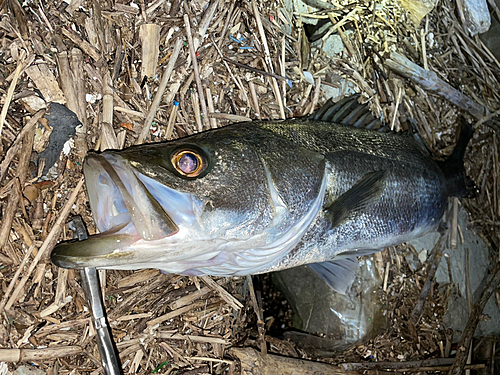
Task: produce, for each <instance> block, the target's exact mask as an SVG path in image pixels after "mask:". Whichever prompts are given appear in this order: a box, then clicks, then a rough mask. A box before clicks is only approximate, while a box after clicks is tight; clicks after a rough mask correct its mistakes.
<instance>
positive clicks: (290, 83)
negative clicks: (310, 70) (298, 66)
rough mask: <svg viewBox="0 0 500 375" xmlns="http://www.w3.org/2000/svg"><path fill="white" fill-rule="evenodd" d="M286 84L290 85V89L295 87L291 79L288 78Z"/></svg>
mask: <svg viewBox="0 0 500 375" xmlns="http://www.w3.org/2000/svg"><path fill="white" fill-rule="evenodd" d="M286 83H288V86H289V87H292V86H293V84H292V81H291V80H290V79H288V78H287V79H286Z"/></svg>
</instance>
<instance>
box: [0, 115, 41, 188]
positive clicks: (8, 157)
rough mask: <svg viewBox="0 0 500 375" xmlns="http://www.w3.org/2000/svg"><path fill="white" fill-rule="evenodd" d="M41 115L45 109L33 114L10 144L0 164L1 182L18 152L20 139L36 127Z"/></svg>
mask: <svg viewBox="0 0 500 375" xmlns="http://www.w3.org/2000/svg"><path fill="white" fill-rule="evenodd" d="M43 115H45V109H42V110H40V111H38V112H37V113H35V115H34V116H33V117H32V118H31V119H30V120H29V121H28V123H27V124H26V125H24V127H23V128H22V130H21V132H20V133H19V134H18V135H17V137H16V139H15V140H14V142H12V144H11V145H10V148H9V149H8V150H7V153H6V154H5V157H4V159H3V160H2V162H1V163H0V181H2V180H3V177H4V175H5V173H6V172H7V169H8V168H9V165H10V162H11V161H12V159H13V158H14V156H16V154H17V152H18V151H19V149H20V145H21V141H22V139H23V138H24V137H25V136H26V134H27V133H28V132H30V131H31V130H32V129H33V128H34V127H35V126H36V124H37V122H38V120H40V119H41V118H42V117H43ZM17 146H19V148H18V149H17V151H16V148H17ZM30 152H31V151H30Z"/></svg>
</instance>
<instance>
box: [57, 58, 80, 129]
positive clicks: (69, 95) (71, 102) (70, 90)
mask: <svg viewBox="0 0 500 375" xmlns="http://www.w3.org/2000/svg"><path fill="white" fill-rule="evenodd" d="M57 62H58V64H57V68H58V70H59V77H60V79H59V82H60V85H61V89H62V91H63V93H64V96H65V97H66V106H67V107H68V109H69V110H70V111H73V112H75V113H76V115H77V116H78V115H79V112H80V109H79V106H78V100H77V98H76V89H75V86H74V83H75V79H76V77H74V76H73V72H72V71H71V69H70V67H69V59H68V52H66V51H62V52H59V53H58V54H57ZM78 119H79V120H80V118H78ZM80 122H81V120H80Z"/></svg>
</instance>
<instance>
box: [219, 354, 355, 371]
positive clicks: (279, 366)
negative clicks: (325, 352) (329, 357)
mask: <svg viewBox="0 0 500 375" xmlns="http://www.w3.org/2000/svg"><path fill="white" fill-rule="evenodd" d="M229 353H230V354H232V355H233V356H235V357H237V358H238V359H239V360H240V363H241V374H242V375H250V374H252V375H292V374H302V375H313V374H314V375H323V374H324V375H326V374H329V375H359V374H360V373H359V372H357V371H347V370H344V369H343V368H341V367H339V366H336V365H329V364H327V363H321V362H314V361H306V360H304V359H298V358H290V357H281V356H278V355H273V354H265V355H264V354H262V353H260V352H258V351H257V350H255V349H252V348H232V349H231V350H230V351H229Z"/></svg>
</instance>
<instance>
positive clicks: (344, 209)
mask: <svg viewBox="0 0 500 375" xmlns="http://www.w3.org/2000/svg"><path fill="white" fill-rule="evenodd" d="M386 180H387V173H386V172H385V171H377V172H371V173H368V174H366V175H364V176H363V178H361V180H359V181H358V182H356V183H355V184H354V185H353V186H352V187H351V188H350V189H349V190H347V191H346V192H345V193H344V194H342V195H341V196H340V197H338V198H337V199H336V200H335V201H334V202H333V203H332V204H331V205H330V206H328V207H327V208H326V209H325V219H326V220H329V221H330V227H331V228H335V227H338V226H340V225H341V224H342V223H344V222H345V221H346V220H347V219H349V218H351V217H353V216H354V215H356V214H357V213H359V212H360V211H362V210H363V209H364V208H365V207H366V206H367V205H368V204H369V203H371V202H373V201H374V200H376V199H378V198H380V196H381V195H382V193H383V191H384V189H385V184H386Z"/></svg>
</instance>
